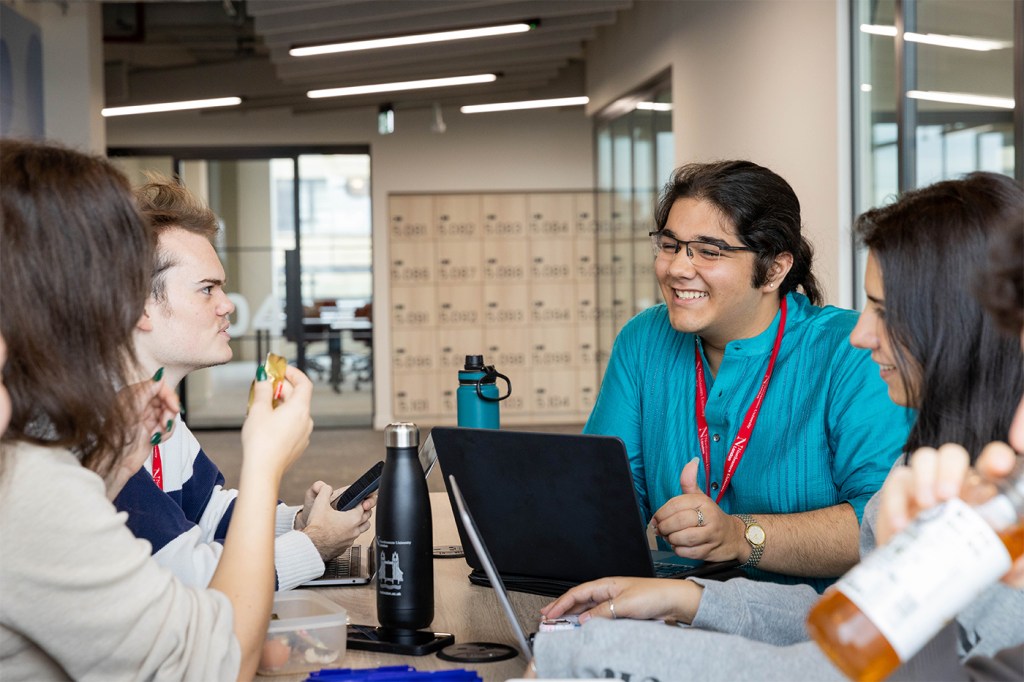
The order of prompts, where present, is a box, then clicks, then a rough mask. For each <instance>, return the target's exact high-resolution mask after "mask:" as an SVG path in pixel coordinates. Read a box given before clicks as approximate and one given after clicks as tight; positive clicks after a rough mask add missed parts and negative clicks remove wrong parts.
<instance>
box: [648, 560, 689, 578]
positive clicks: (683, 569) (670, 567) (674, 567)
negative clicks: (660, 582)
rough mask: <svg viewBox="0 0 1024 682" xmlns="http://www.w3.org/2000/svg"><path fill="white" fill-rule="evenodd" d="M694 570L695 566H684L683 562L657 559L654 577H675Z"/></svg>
mask: <svg viewBox="0 0 1024 682" xmlns="http://www.w3.org/2000/svg"><path fill="white" fill-rule="evenodd" d="M692 570H693V566H684V565H682V564H674V563H672V562H670V561H655V562H654V577H656V578H674V577H676V576H677V575H682V574H684V573H689V572H690V571H692Z"/></svg>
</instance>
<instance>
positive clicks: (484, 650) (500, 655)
mask: <svg viewBox="0 0 1024 682" xmlns="http://www.w3.org/2000/svg"><path fill="white" fill-rule="evenodd" d="M518 655H519V649H516V648H515V647H512V646H509V645H507V644H496V643H494V642H463V643H461V644H452V645H451V646H446V647H445V648H443V649H441V650H440V651H438V652H437V657H438V658H440V659H443V660H445V661H454V662H455V663H493V662H495V661H507V660H508V659H510V658H515V657H516V656H518Z"/></svg>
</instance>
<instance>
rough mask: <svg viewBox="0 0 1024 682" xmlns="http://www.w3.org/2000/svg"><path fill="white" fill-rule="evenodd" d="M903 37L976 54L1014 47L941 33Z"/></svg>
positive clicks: (911, 34) (994, 41)
mask: <svg viewBox="0 0 1024 682" xmlns="http://www.w3.org/2000/svg"><path fill="white" fill-rule="evenodd" d="M903 37H904V38H906V39H907V40H909V41H910V42H912V43H924V44H926V45H939V46H941V47H955V48H957V49H959V50H974V51H975V52H991V51H992V50H1002V49H1005V48H1007V47H1010V46H1011V45H1012V43H1008V42H1005V41H1002V40H988V39H985V38H970V37H968V36H947V35H942V34H941V33H904V34H903Z"/></svg>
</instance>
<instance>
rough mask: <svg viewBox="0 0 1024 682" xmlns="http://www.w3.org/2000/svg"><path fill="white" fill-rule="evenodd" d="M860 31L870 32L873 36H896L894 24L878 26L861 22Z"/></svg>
mask: <svg viewBox="0 0 1024 682" xmlns="http://www.w3.org/2000/svg"><path fill="white" fill-rule="evenodd" d="M860 32H861V33H870V34H871V35H873V36H890V37H893V38H895V37H896V27H895V26H879V25H877V24H861V25H860Z"/></svg>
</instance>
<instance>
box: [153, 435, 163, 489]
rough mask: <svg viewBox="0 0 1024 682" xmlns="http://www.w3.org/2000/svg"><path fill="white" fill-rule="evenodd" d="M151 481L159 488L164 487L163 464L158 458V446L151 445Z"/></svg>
mask: <svg viewBox="0 0 1024 682" xmlns="http://www.w3.org/2000/svg"><path fill="white" fill-rule="evenodd" d="M153 483H156V487H157V488H160V490H163V489H164V464H163V461H162V460H161V459H160V446H159V445H154V446H153Z"/></svg>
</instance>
